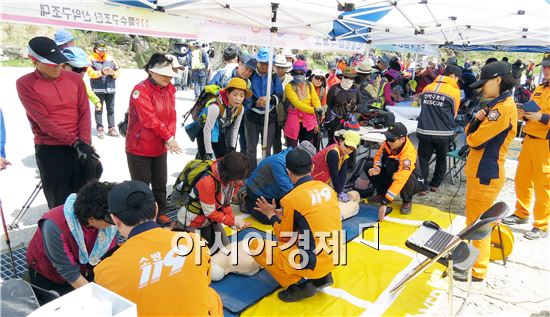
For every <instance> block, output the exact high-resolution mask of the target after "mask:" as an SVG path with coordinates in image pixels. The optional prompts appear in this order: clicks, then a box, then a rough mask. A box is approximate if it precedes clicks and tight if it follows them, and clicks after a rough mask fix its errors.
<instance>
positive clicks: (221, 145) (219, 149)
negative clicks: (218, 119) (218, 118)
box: [197, 127, 231, 159]
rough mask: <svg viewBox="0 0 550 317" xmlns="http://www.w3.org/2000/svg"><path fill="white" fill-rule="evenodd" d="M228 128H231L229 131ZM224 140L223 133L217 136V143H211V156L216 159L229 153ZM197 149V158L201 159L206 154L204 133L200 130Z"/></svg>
mask: <svg viewBox="0 0 550 317" xmlns="http://www.w3.org/2000/svg"><path fill="white" fill-rule="evenodd" d="M230 128H231V127H229V129H230ZM225 138H226V136H225V133H221V134H220V135H219V136H218V142H211V143H212V150H213V151H214V153H213V154H214V156H215V157H216V158H220V157H223V156H224V155H225V154H227V152H228V151H229V147H228V146H227V140H226V139H225ZM197 148H198V150H199V156H200V158H201V159H202V158H203V157H204V155H205V154H206V148H205V147H204V133H203V131H202V130H201V132H199V134H198V135H197Z"/></svg>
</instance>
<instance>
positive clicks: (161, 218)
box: [157, 214, 172, 227]
mask: <svg viewBox="0 0 550 317" xmlns="http://www.w3.org/2000/svg"><path fill="white" fill-rule="evenodd" d="M157 223H158V224H159V226H161V227H170V226H171V225H172V219H170V217H168V216H167V215H163V214H159V215H158V216H157Z"/></svg>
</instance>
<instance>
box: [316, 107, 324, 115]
mask: <svg viewBox="0 0 550 317" xmlns="http://www.w3.org/2000/svg"><path fill="white" fill-rule="evenodd" d="M315 112H316V113H319V114H322V113H323V112H325V109H324V108H323V107H317V108H315Z"/></svg>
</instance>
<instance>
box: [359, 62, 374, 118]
mask: <svg viewBox="0 0 550 317" xmlns="http://www.w3.org/2000/svg"><path fill="white" fill-rule="evenodd" d="M354 69H355V72H356V73H357V77H355V83H356V85H357V86H358V88H359V92H360V93H361V97H362V98H361V99H362V101H363V102H362V103H361V105H359V106H358V107H357V112H359V113H365V112H368V110H369V108H370V107H369V106H370V104H372V103H373V102H374V100H375V99H376V91H375V90H376V88H374V86H373V85H372V82H371V74H372V66H371V65H370V62H369V61H368V60H367V59H365V60H363V62H361V63H360V64H358V65H356V66H355V68H354Z"/></svg>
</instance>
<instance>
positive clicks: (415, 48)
mask: <svg viewBox="0 0 550 317" xmlns="http://www.w3.org/2000/svg"><path fill="white" fill-rule="evenodd" d="M374 48H376V49H379V50H382V51H391V52H400V53H418V54H422V55H430V56H437V55H439V46H438V45H430V44H382V45H374Z"/></svg>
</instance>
